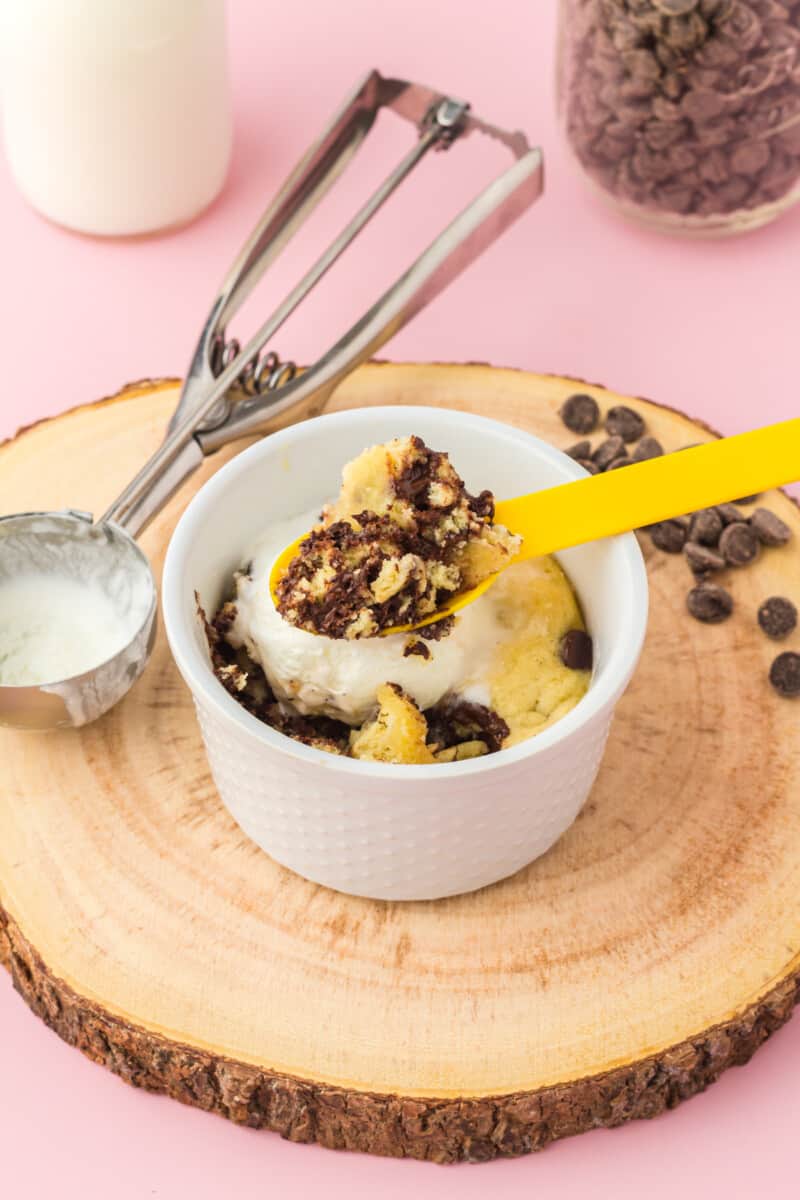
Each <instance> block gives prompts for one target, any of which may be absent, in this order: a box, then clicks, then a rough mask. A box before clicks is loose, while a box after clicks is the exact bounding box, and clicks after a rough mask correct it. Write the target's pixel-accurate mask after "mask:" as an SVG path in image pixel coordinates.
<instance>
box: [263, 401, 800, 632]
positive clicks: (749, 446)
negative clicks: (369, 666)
mask: <svg viewBox="0 0 800 1200" xmlns="http://www.w3.org/2000/svg"><path fill="white" fill-rule="evenodd" d="M796 480H800V417H795V418H793V419H792V420H791V421H781V422H780V423H779V424H778V425H767V426H765V427H764V428H763V429H754V430H752V431H751V432H749V433H738V434H735V435H734V436H733V437H728V438H719V439H717V440H716V441H713V442H707V443H706V444H705V445H702V446H692V447H691V449H688V450H680V451H676V452H675V453H674V454H665V455H663V456H661V457H660V458H651V459H648V460H647V461H646V462H641V463H634V464H633V465H632V466H629V467H621V468H620V469H619V470H616V471H608V472H607V473H606V474H604V475H589V476H587V477H586V478H585V479H576V480H573V482H572V483H563V484H560V485H559V486H558V487H553V488H545V489H544V490H543V491H540V492H531V493H530V494H529V495H527V496H517V497H515V499H513V500H500V501H498V502H497V504H496V505H495V521H496V522H497V523H498V524H499V525H505V526H506V528H507V529H510V530H511V532H512V533H517V534H519V535H520V536H521V537H522V538H523V539H524V540H523V543H522V549H521V550H520V552H519V554H518V555H517V556H516V558H515V559H514V560H513V561H514V562H520V561H521V560H522V559H526V558H538V557H539V556H540V555H542V554H552V553H553V552H554V551H556V550H567V549H568V548H569V547H570V546H578V545H580V544H582V543H583V542H593V541H595V540H597V539H598V538H605V537H612V536H613V535H614V534H617V533H629V532H630V531H631V530H632V529H638V528H640V526H642V525H653V524H655V522H656V521H666V520H668V519H669V518H670V517H679V516H682V515H683V514H684V513H689V512H693V511H694V510H695V509H697V508H709V507H710V506H711V505H712V504H723V503H725V502H726V501H730V500H735V499H737V498H738V497H740V496H750V495H752V494H753V493H755V492H763V491H766V489H767V488H771V487H780V486H781V485H782V484H784V483H793V482H795V481H796ZM304 536H305V535H304ZM302 540H303V539H302V538H298V539H297V541H295V542H292V544H291V546H287V547H286V549H285V550H284V551H283V552H282V554H280V555H279V557H278V558H277V559H276V560H275V563H274V564H273V567H272V572H271V575H270V590H271V592H272V595H273V598H275V589H276V587H277V583H278V580H279V579H280V578H281V575H282V574H283V572H284V570H285V569H286V567H287V565H288V564H289V562H290V561H291V559H292V558H293V557H294V555H295V553H296V552H297V547H298V546H299V544H300V542H301V541H302ZM496 578H497V576H496V575H490V576H489V578H488V579H484V580H483V582H482V583H479V584H478V586H477V587H474V588H470V589H469V591H466V592H459V593H458V595H456V596H454V597H453V599H452V600H450V601H449V602H448V603H447V604H445V605H443V606H442V608H440V609H439V610H438V611H437V612H435V613H433V614H432V615H431V616H429V617H426V618H425V619H424V620H423V621H417V622H416V623H415V624H414V625H395V626H393V627H392V628H391V629H384V630H382V634H384V635H386V634H389V633H401V632H402V633H404V632H407V631H408V630H410V629H419V628H421V627H422V626H424V625H430V624H432V622H434V621H439V620H441V619H442V617H446V616H449V615H450V614H451V613H455V612H458V610H459V609H461V608H464V606H465V605H467V604H471V603H472V601H473V600H477V598H478V596H480V595H482V594H483V593H484V592H485V591H486V590H487V588H489V587H491V585H492V584H493V583H494V581H495V579H496Z"/></svg>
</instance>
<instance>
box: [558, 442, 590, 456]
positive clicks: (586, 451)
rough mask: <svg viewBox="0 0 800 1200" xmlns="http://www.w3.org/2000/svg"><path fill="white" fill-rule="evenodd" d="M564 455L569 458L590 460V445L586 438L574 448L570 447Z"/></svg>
mask: <svg viewBox="0 0 800 1200" xmlns="http://www.w3.org/2000/svg"><path fill="white" fill-rule="evenodd" d="M564 453H565V454H568V455H569V456H570V458H591V457H592V443H591V442H590V441H589V439H588V438H587V439H586V440H585V441H583V442H576V443H575V445H574V446H570V447H569V449H568V450H565V451H564Z"/></svg>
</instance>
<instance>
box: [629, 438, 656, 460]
mask: <svg viewBox="0 0 800 1200" xmlns="http://www.w3.org/2000/svg"><path fill="white" fill-rule="evenodd" d="M663 453H664V447H663V446H662V445H661V442H659V440H658V439H657V438H654V437H643V438H642V440H641V441H640V442H639V444H638V445H637V446H635V447H634V449H633V452H632V454H631V459H632V460H633V462H645V461H646V460H647V459H648V458H660V457H661V455H662V454H663Z"/></svg>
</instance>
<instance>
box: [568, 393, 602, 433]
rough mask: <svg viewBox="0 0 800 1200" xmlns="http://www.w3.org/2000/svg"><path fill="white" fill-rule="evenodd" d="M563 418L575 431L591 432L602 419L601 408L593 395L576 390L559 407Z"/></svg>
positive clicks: (569, 427)
mask: <svg viewBox="0 0 800 1200" xmlns="http://www.w3.org/2000/svg"><path fill="white" fill-rule="evenodd" d="M559 414H560V416H561V420H562V421H563V422H564V424H565V425H566V427H567V429H571V430H572V432H573V433H591V432H592V430H593V429H595V428H596V427H597V422H598V421H599V420H600V409H599V407H598V405H597V401H596V400H595V399H594V397H593V396H587V395H586V394H585V393H584V392H576V393H575V394H574V395H573V396H567V398H566V400H565V401H564V403H563V404H562V405H561V408H560V409H559Z"/></svg>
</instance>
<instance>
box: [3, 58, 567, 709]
mask: <svg viewBox="0 0 800 1200" xmlns="http://www.w3.org/2000/svg"><path fill="white" fill-rule="evenodd" d="M381 108H388V109H390V110H392V111H394V112H395V113H396V114H397V115H398V116H400V117H402V118H404V119H405V120H408V121H411V122H412V123H413V124H414V125H416V127H417V130H418V135H419V136H418V139H417V141H416V143H415V145H414V146H413V147H412V149H411V150H409V151H408V153H407V154H406V155H405V156H404V158H403V159H402V160H401V161H400V163H399V164H398V165H397V166H396V167H395V169H394V170H393V171H392V172H391V174H390V175H389V176H388V177H387V179H386V180H384V182H383V183H382V184H381V185H380V187H379V188H378V189H377V190H376V191H375V192H374V194H373V195H372V196H371V197H370V198H369V200H367V201H366V203H365V204H364V205H363V206H362V207H361V208H360V209H359V210H358V212H357V213H356V214H355V216H354V217H353V218H352V220H351V221H350V222H349V223H348V225H347V226H346V227H345V228H344V229H343V230H342V232H341V233H340V234H339V236H338V237H337V238H336V239H335V240H334V241H333V242H332V243H331V245H330V246H329V247H328V248H327V249H326V250H325V251H324V253H323V254H322V255H321V256H320V257H319V258H318V259H317V261H316V263H315V264H314V265H313V266H312V267H311V268H310V269H309V270H308V271H307V272H306V274H305V275H304V276H303V278H302V279H301V280H300V281H299V282H298V284H297V285H296V286H295V287H294V288H293V289H292V290H291V292H290V293H289V294H288V296H286V298H285V299H284V300H283V301H282V302H281V304H280V305H279V306H278V307H277V308H276V309H275V311H274V312H273V313H272V314H271V315H270V317H269V318H268V319H267V320H266V321H265V322H264V323H263V324H262V326H261V327H260V329H259V330H258V331H257V332H256V333H255V334H254V335H253V337H251V338H250V340H249V341H248V342H247V344H246V345H245V346H244V348H243V349H240V347H239V344H238V343H237V342H236V341H234V340H231V341H229V342H226V340H225V328H226V325H227V322H228V320H229V319H230V317H231V316H233V314H234V313H235V312H236V311H237V310H238V309H239V308H240V307H241V305H242V303H243V302H244V300H245V299H246V298H247V296H248V295H249V294H250V292H251V291H252V289H253V287H254V286H255V284H256V282H257V281H258V279H259V278H260V277H261V275H262V274H263V273H264V271H265V270H266V269H267V267H268V266H269V265H270V263H271V262H273V261H274V259H275V258H276V257H277V256H278V254H279V253H280V252H281V250H282V249H283V248H284V247H285V245H286V243H287V242H288V241H289V239H290V238H291V237H292V236H293V235H294V234H295V233H296V232H297V230H298V228H299V227H300V225H301V224H302V223H303V221H304V220H305V219H306V218H307V217H308V215H309V214H310V212H311V211H312V210H313V209H314V208H315V207H316V205H317V204H318V203H319V201H320V200H321V199H322V197H323V196H324V195H325V193H326V192H327V191H328V190H329V188H330V187H331V186H332V184H333V183H334V182H335V180H336V179H337V178H338V177H339V175H340V174H341V172H342V170H343V169H344V167H345V166H346V164H347V162H348V161H349V159H350V158H351V157H352V155H353V154H354V153H355V151H356V150H357V149H358V148H359V146H360V144H361V143H362V141H363V140H364V138H365V137H366V135H367V133H368V132H369V130H370V128H371V126H372V124H373V122H374V120H375V118H376V116H377V114H378V112H379V110H380V109H381ZM470 134H484V135H488V136H489V137H492V138H494V139H496V140H499V141H500V142H501V143H502V144H503V145H504V146H506V147H507V148H508V149H509V150H510V151H511V153H512V155H513V156H514V159H515V161H514V163H513V165H512V166H511V167H509V168H508V169H507V170H506V171H505V172H503V174H501V175H500V176H499V177H498V178H496V179H495V180H494V181H493V182H492V183H490V184H489V186H488V187H486V188H485V189H484V190H483V191H482V192H481V193H480V194H479V195H478V196H477V197H476V198H475V199H474V200H473V201H472V202H471V203H470V204H469V205H468V206H467V207H466V208H465V209H463V210H462V212H461V213H460V214H459V215H458V216H457V217H456V218H455V219H454V220H453V221H452V222H451V224H450V225H449V226H447V228H445V230H444V231H443V232H442V233H441V234H440V235H439V236H438V237H437V238H436V239H435V240H434V241H433V242H432V243H431V245H430V246H429V247H428V248H427V250H425V251H424V252H423V253H422V254H421V255H420V257H419V258H418V259H417V260H416V261H415V262H414V263H413V265H412V266H411V267H410V268H409V269H408V270H407V271H406V272H405V273H404V274H403V275H402V276H401V277H400V279H398V280H397V281H396V282H395V283H394V284H393V285H392V286H391V287H390V288H389V289H388V291H386V292H385V293H384V295H383V296H382V297H381V298H380V299H379V300H378V301H377V302H376V303H375V304H374V305H373V306H372V307H371V308H370V309H369V311H368V312H367V313H365V314H364V316H363V317H362V318H361V319H360V320H359V321H357V322H356V323H355V325H353V326H352V328H351V329H350V330H349V331H348V332H347V333H346V334H345V335H344V336H343V337H342V338H341V339H340V340H339V341H338V342H336V343H335V345H333V346H332V347H331V348H330V349H329V350H328V351H327V352H326V353H325V354H323V355H322V356H321V357H320V358H319V359H318V360H317V361H316V362H315V363H314V364H313V365H312V366H311V367H309V368H308V369H306V370H304V371H302V372H298V371H297V369H296V367H295V366H294V364H293V363H283V362H281V360H280V359H279V358H278V357H277V355H276V354H275V353H274V352H269V353H268V354H265V355H263V356H262V354H261V352H262V350H263V347H264V346H265V344H266V343H267V342H268V341H269V340H270V339H271V338H272V336H273V335H274V334H275V332H276V331H277V330H278V329H279V328H280V327H281V326H282V325H283V324H284V322H285V321H286V319H287V318H288V317H289V315H290V314H291V313H292V312H294V310H295V309H296V308H297V306H298V305H299V303H300V302H301V301H302V300H303V298H304V297H305V296H306V295H307V294H308V293H309V292H310V291H311V289H312V288H313V287H315V286H316V284H317V283H318V282H319V281H320V280H321V279H322V277H323V275H325V273H326V272H327V271H328V269H329V268H330V267H331V266H332V265H333V263H334V262H335V261H336V260H337V259H338V258H339V256H340V255H341V254H342V253H343V251H344V250H345V249H346V248H347V247H348V246H349V245H350V243H351V242H352V241H353V240H354V239H355V238H356V237H357V235H358V234H359V233H360V232H361V230H362V229H363V228H364V226H365V225H366V224H367V223H368V221H369V220H370V219H371V218H372V217H373V216H374V214H375V213H376V212H377V211H378V209H379V208H380V207H381V206H382V205H383V204H384V203H385V201H386V200H387V199H388V198H389V196H390V195H391V194H392V193H393V192H394V191H395V190H396V188H397V187H398V186H399V185H400V184H401V183H402V181H403V180H404V179H405V178H406V177H407V176H408V175H409V174H410V172H411V171H412V170H413V168H414V167H415V166H416V165H417V164H418V163H419V162H420V160H421V159H422V158H423V157H424V156H425V154H427V153H428V151H429V150H431V149H446V148H448V147H449V146H451V145H452V144H453V143H454V142H455V141H457V140H461V139H463V138H465V137H466V136H467V135H470ZM542 187H543V171H542V156H541V152H540V151H539V150H538V149H535V148H531V147H530V146H529V144H528V142H527V141H526V139H525V137H524V136H523V134H521V133H505V132H503V131H502V130H499V129H496V128H495V127H493V126H490V125H487V124H486V123H484V122H482V121H480V120H478V118H476V117H474V116H472V115H471V113H470V110H469V105H468V104H467V103H465V102H463V101H460V100H455V99H452V98H449V97H447V96H445V95H443V94H442V93H439V92H435V91H433V90H431V89H430V88H426V87H423V86H421V85H419V84H413V83H407V82H406V81H404V80H396V79H384V78H383V77H382V76H381V75H379V74H378V72H377V71H372V72H370V74H369V75H368V76H367V78H366V79H365V80H364V82H363V83H362V84H360V86H359V87H358V88H357V89H356V90H355V92H354V93H353V94H352V95H351V97H350V98H349V99H348V100H347V102H346V103H345V104H344V106H343V107H342V108H341V110H340V111H339V112H338V113H337V114H336V116H335V117H334V118H333V120H332V121H331V122H330V124H329V125H328V127H327V128H326V129H325V131H324V132H323V133H322V135H321V136H320V138H319V139H318V140H317V141H316V142H315V143H314V144H313V145H312V147H311V148H310V150H309V151H308V152H307V154H306V155H305V156H304V157H303V159H302V160H301V161H300V163H299V164H298V166H297V167H296V168H295V170H294V171H293V172H292V174H291V175H290V176H289V178H288V180H287V181H286V183H285V184H284V185H283V187H282V188H281V189H280V191H279V192H278V194H277V196H276V197H275V199H274V200H273V202H272V204H271V205H270V207H269V208H268V210H267V212H266V213H265V214H264V216H263V217H262V219H261V221H260V222H259V224H258V226H257V227H256V229H255V230H254V232H253V233H252V235H251V237H250V239H249V241H248V242H247V244H246V245H245V246H244V248H243V250H242V251H241V253H240V255H239V257H238V258H237V260H236V262H235V263H234V264H233V266H232V268H231V270H230V272H229V274H228V276H227V278H226V279H225V281H224V283H223V284H222V287H221V289H220V292H219V294H218V296H217V298H216V299H215V301H214V304H213V305H212V307H211V311H210V313H209V316H208V318H207V320H206V323H205V325H204V327H203V332H202V334H201V336H200V340H199V342H198V344H197V348H196V350H195V353H194V355H193V357H192V362H191V365H190V368H189V372H188V374H187V378H186V381H185V383H184V386H183V389H182V391H181V397H180V400H179V403H178V407H177V409H176V411H175V413H174V415H173V417H172V420H171V422H170V425H169V429H168V433H167V437H166V439H165V440H164V442H163V443H162V445H161V446H160V447H159V448H158V450H157V451H156V452H155V454H154V455H153V456H152V457H151V458H150V459H149V461H148V462H147V463H146V464H145V465H144V467H142V469H141V470H140V471H139V473H138V474H137V475H136V477H135V478H134V479H133V480H132V481H131V483H130V484H129V485H128V486H127V487H126V489H125V491H124V492H122V494H121V495H120V496H119V497H118V498H117V500H116V501H115V502H114V503H113V504H112V505H111V507H110V508H109V509H108V510H107V512H106V513H105V514H104V515H103V516H102V517H101V518H100V520H99V521H97V522H95V523H93V522H92V518H91V516H90V514H88V513H81V512H76V511H74V510H67V511H64V512H49V513H21V514H18V515H15V516H8V517H3V518H0V586H1V585H2V580H3V578H9V577H13V576H14V575H15V574H22V573H24V572H25V571H30V570H34V571H37V572H40V573H41V572H45V573H52V574H53V575H57V574H58V575H60V576H62V577H63V576H64V575H66V576H68V577H72V578H74V579H79V580H81V581H82V582H86V580H87V579H88V580H91V582H92V583H93V584H94V585H96V586H97V587H98V588H100V589H102V590H103V592H104V594H105V595H106V596H107V597H108V598H109V599H110V600H111V601H112V603H113V604H114V606H115V610H116V611H117V613H118V614H119V615H120V617H121V618H122V619H123V620H128V622H129V626H130V637H129V640H128V642H127V643H126V644H125V645H124V646H123V647H122V648H121V649H120V650H119V651H118V653H117V654H115V655H114V656H113V657H112V658H110V659H108V661H106V662H103V663H98V664H97V665H96V666H94V667H93V668H92V669H91V670H88V671H86V672H84V673H83V674H81V675H77V676H74V677H73V678H70V679H65V680H55V681H53V682H52V683H50V682H48V683H43V684H39V685H37V686H28V687H9V686H0V724H4V725H11V726H14V727H16V728H25V729H52V728H56V727H58V726H79V725H85V724H87V723H88V722H89V721H93V720H95V719H96V718H97V717H99V716H101V715H102V714H103V713H104V712H107V711H108V709H110V708H111V707H112V706H113V705H114V704H116V703H117V701H118V700H120V699H122V697H123V696H124V695H125V693H126V692H127V691H128V689H129V688H130V687H131V686H132V685H133V683H134V682H135V681H136V679H138V677H139V676H140V675H141V673H142V671H143V670H144V668H145V665H146V664H147V660H148V658H149V656H150V653H151V651H152V648H153V644H154V641H155V630H156V614H157V591H156V584H155V580H154V578H153V574H152V571H151V569H150V565H149V563H148V561H147V558H146V557H145V555H144V554H143V553H142V551H141V550H140V549H139V547H138V546H137V545H136V542H135V541H134V539H135V537H136V536H137V534H138V533H139V532H141V530H143V529H144V528H145V526H146V525H147V524H148V522H149V521H151V520H152V519H153V517H154V516H155V515H156V514H157V513H158V512H159V511H160V510H161V509H162V508H163V506H164V505H165V504H166V503H167V501H168V500H169V499H170V497H171V496H172V495H173V494H174V493H175V492H176V491H177V489H178V488H179V487H180V486H181V484H182V483H183V482H184V481H185V480H186V479H187V478H188V476H189V475H191V474H192V473H193V472H194V471H195V470H196V469H197V468H198V467H199V465H200V463H201V462H202V461H203V458H204V456H205V455H207V454H212V453H214V451H216V450H218V449H219V448H220V447H221V446H223V445H225V444H226V443H227V442H230V441H233V440H235V439H237V438H241V437H244V436H246V435H252V434H254V433H263V432H266V431H268V430H269V429H270V428H271V427H274V425H275V424H276V422H278V421H282V420H284V419H285V418H286V416H287V415H288V414H289V413H291V414H292V416H293V417H294V418H295V419H297V418H299V417H301V416H308V415H311V414H312V413H313V412H314V411H319V410H320V408H321V407H322V406H323V405H324V403H325V401H326V400H327V397H328V396H329V395H330V393H331V392H332V391H333V389H334V388H335V387H336V385H337V384H338V383H339V382H340V381H341V380H342V379H343V378H344V376H345V375H347V374H348V373H349V372H350V371H351V370H352V369H353V368H354V367H356V366H357V365H358V364H359V363H361V362H364V361H365V360H366V359H368V358H369V357H370V356H371V355H372V354H374V352H375V351H376V350H377V349H378V347H380V346H381V345H382V344H383V343H384V342H385V341H386V340H387V339H388V338H389V337H391V336H392V335H393V334H394V333H396V332H397V331H398V330H399V329H400V328H402V326H403V325H404V324H405V323H406V322H407V321H408V320H410V318H411V317H413V316H414V315H415V314H416V313H417V312H419V310H420V309H421V308H423V307H424V306H425V305H426V304H427V303H428V301H429V300H431V299H432V298H433V297H434V296H435V295H437V294H438V293H439V292H440V291H441V290H442V289H443V288H445V287H446V286H447V284H448V283H449V282H450V281H451V280H452V279H453V278H455V277H456V276H457V275H458V274H459V273H460V272H461V271H462V270H463V269H464V268H465V267H466V266H467V265H468V264H469V263H470V262H472V260H473V259H474V258H476V257H477V256H478V255H479V254H480V253H481V252H482V251H483V250H484V249H485V248H486V247H487V246H489V245H490V244H491V243H492V242H493V241H494V240H495V239H496V238H497V237H498V236H499V235H500V234H501V233H502V232H503V231H504V230H505V229H506V228H507V227H508V226H509V225H510V224H512V222H513V221H515V220H516V219H517V218H518V217H519V216H521V215H522V213H523V212H524V211H525V210H526V209H527V208H528V207H529V206H530V205H531V204H532V203H533V202H534V201H535V200H536V199H537V198H538V197H539V196H540V195H541V192H542ZM139 616H140V617H141V619H139Z"/></svg>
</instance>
